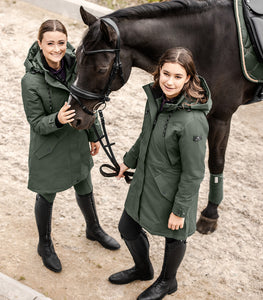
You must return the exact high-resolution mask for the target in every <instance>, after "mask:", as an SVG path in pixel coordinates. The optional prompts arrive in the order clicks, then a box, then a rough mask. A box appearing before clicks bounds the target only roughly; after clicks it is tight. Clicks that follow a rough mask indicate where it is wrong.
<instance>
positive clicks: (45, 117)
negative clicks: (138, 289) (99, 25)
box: [22, 20, 120, 272]
mask: <svg viewBox="0 0 263 300" xmlns="http://www.w3.org/2000/svg"><path fill="white" fill-rule="evenodd" d="M25 68H26V74H25V75H24V77H23V78H22V97H23V103H24V109H25V113H26V117H27V120H28V122H29V124H30V149H29V180H28V188H29V189H30V190H31V191H34V192H36V193H37V195H36V203H35V217H36V223H37V228H38V233H39V243H38V248H37V250H38V254H39V255H40V256H41V257H42V260H43V263H44V265H45V266H46V267H47V268H48V269H50V270H52V271H54V272H60V271H61V270H62V267H61V262H60V260H59V258H58V256H57V254H56V252H55V250H54V245H53V243H52V240H51V218H52V206H53V201H54V199H55V196H56V193H57V192H60V191H64V190H66V189H68V188H70V187H72V186H74V189H75V194H76V199H77V203H78V205H79V207H80V209H81V211H82V213H83V215H84V218H85V221H86V225H87V227H86V237H87V238H88V239H90V240H96V241H98V242H99V243H100V244H101V245H102V246H103V247H105V248H107V249H111V250H116V249H118V248H119V247H120V245H119V243H118V242H117V241H116V240H115V239H113V238H112V237H110V236H109V235H108V234H107V233H105V232H104V230H103V229H102V228H101V226H100V224H99V220H98V216H97V213H96V207H95V202H94V197H93V188H92V181H91V175H90V171H91V168H92V166H93V160H92V156H93V155H96V154H97V153H98V152H99V147H100V145H99V142H98V141H97V137H96V135H95V132H94V131H93V129H90V130H88V131H78V130H75V129H73V128H72V127H71V126H70V122H72V121H73V120H74V116H75V112H74V110H71V109H70V105H68V104H67V102H66V101H67V99H68V96H69V87H70V85H71V84H72V83H73V82H74V80H75V78H76V57H75V53H74V48H73V47H72V46H71V45H70V44H69V43H68V41H67V31H66V28H65V26H64V25H63V24H62V23H61V22H60V21H58V20H47V21H45V22H44V23H43V24H42V25H41V26H40V29H39V32H38V41H37V42H35V43H34V44H33V45H32V47H31V48H30V50H29V53H28V56H27V58H26V61H25ZM95 126H96V128H97V130H98V131H99V132H101V129H100V124H99V122H98V120H97V119H96V122H95ZM89 143H90V144H89Z"/></svg>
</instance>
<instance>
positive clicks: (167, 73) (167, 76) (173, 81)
mask: <svg viewBox="0 0 263 300" xmlns="http://www.w3.org/2000/svg"><path fill="white" fill-rule="evenodd" d="M189 79H190V75H187V73H186V70H185V68H184V67H182V66H181V65H180V64H178V63H170V62H169V63H165V64H163V66H162V68H161V69H160V78H159V85H160V87H161V89H162V91H163V93H164V94H165V96H166V98H167V99H172V98H174V97H176V96H178V95H179V94H180V92H181V91H182V89H183V87H184V85H185V83H187V82H188V81H189Z"/></svg>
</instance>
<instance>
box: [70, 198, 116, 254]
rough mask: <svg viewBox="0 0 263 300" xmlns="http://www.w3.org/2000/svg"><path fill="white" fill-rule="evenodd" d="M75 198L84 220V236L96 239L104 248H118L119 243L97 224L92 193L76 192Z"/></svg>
mask: <svg viewBox="0 0 263 300" xmlns="http://www.w3.org/2000/svg"><path fill="white" fill-rule="evenodd" d="M76 199H77V202H78V205H79V207H80V209H81V212H82V214H83V216H84V218H85V221H86V225H87V228H86V237H87V238H88V239H89V240H92V241H98V242H99V243H100V244H101V245H102V246H103V247H104V248H107V249H110V250H117V249H119V248H120V244H119V243H118V242H117V241H116V240H115V239H114V238H112V237H111V236H109V235H108V234H107V233H106V232H105V231H104V230H103V229H102V228H101V226H100V224H99V219H98V216H97V212H96V206H95V202H94V197H93V193H90V194H87V195H78V194H77V193H76Z"/></svg>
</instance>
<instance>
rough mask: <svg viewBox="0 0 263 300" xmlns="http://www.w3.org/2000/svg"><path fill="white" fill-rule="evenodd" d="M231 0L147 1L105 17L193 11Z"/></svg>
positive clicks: (220, 4) (222, 4)
mask: <svg viewBox="0 0 263 300" xmlns="http://www.w3.org/2000/svg"><path fill="white" fill-rule="evenodd" d="M231 3H232V0H172V1H169V2H155V3H147V4H142V5H138V6H132V7H128V8H123V9H119V10H116V11H114V12H113V13H111V14H109V15H107V17H110V18H111V17H116V18H118V19H120V18H126V19H135V18H152V17H158V16H160V15H163V14H166V15H167V14H170V13H173V14H174V13H178V14H179V13H182V12H184V13H185V14H187V13H193V12H196V11H197V12H198V11H204V10H207V9H209V8H210V7H212V6H226V5H230V4H231ZM105 17H106V16H105Z"/></svg>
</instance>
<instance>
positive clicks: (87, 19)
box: [79, 6, 97, 26]
mask: <svg viewBox="0 0 263 300" xmlns="http://www.w3.org/2000/svg"><path fill="white" fill-rule="evenodd" d="M79 10H80V15H81V18H82V20H83V22H84V23H85V24H86V25H88V26H90V25H92V24H93V23H95V22H96V21H97V18H96V17H95V16H93V15H92V14H90V13H88V12H87V11H86V10H85V9H84V7H83V6H81V7H80V9H79Z"/></svg>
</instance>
